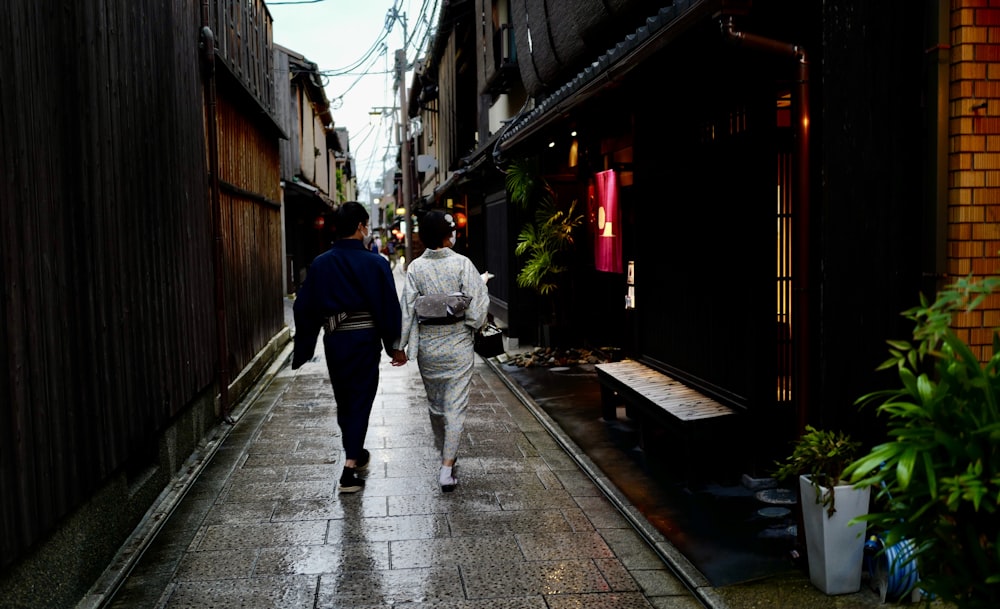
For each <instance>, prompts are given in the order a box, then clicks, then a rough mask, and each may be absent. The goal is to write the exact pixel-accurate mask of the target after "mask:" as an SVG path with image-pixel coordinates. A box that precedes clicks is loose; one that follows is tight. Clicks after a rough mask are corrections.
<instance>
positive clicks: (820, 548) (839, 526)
mask: <svg viewBox="0 0 1000 609" xmlns="http://www.w3.org/2000/svg"><path fill="white" fill-rule="evenodd" d="M820 488H821V493H822V496H826V494H828V493H829V492H830V491H829V489H826V488H823V487H820ZM834 493H835V497H836V502H835V503H834V506H835V507H836V508H837V511H836V512H834V514H833V516H827V514H826V508H825V507H824V506H823V505H822V503H817V501H816V490H815V489H814V488H813V486H812V483H811V482H810V481H809V477H808V476H799V502H800V503H801V506H802V520H803V524H804V525H805V529H806V530H805V536H806V557H807V559H808V561H809V581H811V582H812V583H813V585H814V586H816V587H817V588H819V589H820V590H822V591H823V592H825V593H826V594H850V593H852V592H857V591H858V590H860V589H861V568H862V564H863V561H864V550H865V523H863V522H859V523H857V524H854V525H848V523H849V522H850V521H851V519H852V518H855V517H857V516H863V515H864V514H867V513H868V501H869V498H870V497H871V489H870V488H863V489H855V488H854V487H852V486H850V485H846V484H845V485H840V486H837V487H835V488H834Z"/></svg>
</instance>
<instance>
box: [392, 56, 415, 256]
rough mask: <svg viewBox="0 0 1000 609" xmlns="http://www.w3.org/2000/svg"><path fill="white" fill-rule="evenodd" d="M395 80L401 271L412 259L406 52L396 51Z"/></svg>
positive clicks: (411, 202) (411, 197)
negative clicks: (401, 211)
mask: <svg viewBox="0 0 1000 609" xmlns="http://www.w3.org/2000/svg"><path fill="white" fill-rule="evenodd" d="M396 78H397V82H399V113H400V121H399V128H400V130H401V131H400V146H402V150H401V153H402V164H403V167H402V170H403V171H402V175H403V193H402V196H403V209H404V210H406V213H405V214H404V216H403V218H404V220H403V221H404V222H405V223H406V224H405V235H406V237H405V241H404V243H405V250H404V251H405V252H406V253H405V256H406V260H405V262H404V263H403V270H406V269H407V268H408V267H409V266H410V260H411V259H412V257H413V195H412V194H411V193H410V184H411V177H410V174H411V172H412V169H411V167H410V129H409V121H408V120H407V118H406V50H405V49H399V50H398V51H396Z"/></svg>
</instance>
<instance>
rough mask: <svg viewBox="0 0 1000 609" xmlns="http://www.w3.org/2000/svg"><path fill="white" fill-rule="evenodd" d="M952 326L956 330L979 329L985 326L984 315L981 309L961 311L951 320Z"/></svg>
mask: <svg viewBox="0 0 1000 609" xmlns="http://www.w3.org/2000/svg"><path fill="white" fill-rule="evenodd" d="M951 325H952V326H954V327H956V328H979V327H982V325H983V314H982V312H981V311H980V310H979V309H974V310H972V311H968V312H966V311H961V312H959V313H956V314H955V315H953V316H952V318H951Z"/></svg>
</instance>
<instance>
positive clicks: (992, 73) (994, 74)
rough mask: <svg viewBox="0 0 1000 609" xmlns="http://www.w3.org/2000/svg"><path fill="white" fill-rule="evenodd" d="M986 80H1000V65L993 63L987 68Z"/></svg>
mask: <svg viewBox="0 0 1000 609" xmlns="http://www.w3.org/2000/svg"><path fill="white" fill-rule="evenodd" d="M986 78H989V79H990V81H997V80H1000V63H991V64H990V65H988V66H986ZM991 97H992V96H991Z"/></svg>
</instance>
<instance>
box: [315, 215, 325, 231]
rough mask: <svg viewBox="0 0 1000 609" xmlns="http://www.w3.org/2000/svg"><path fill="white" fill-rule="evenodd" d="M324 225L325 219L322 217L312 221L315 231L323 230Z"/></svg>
mask: <svg viewBox="0 0 1000 609" xmlns="http://www.w3.org/2000/svg"><path fill="white" fill-rule="evenodd" d="M325 224H326V218H324V217H323V216H317V217H316V219H315V220H313V227H314V228H315V229H316V230H321V229H322V228H323V225H325Z"/></svg>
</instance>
